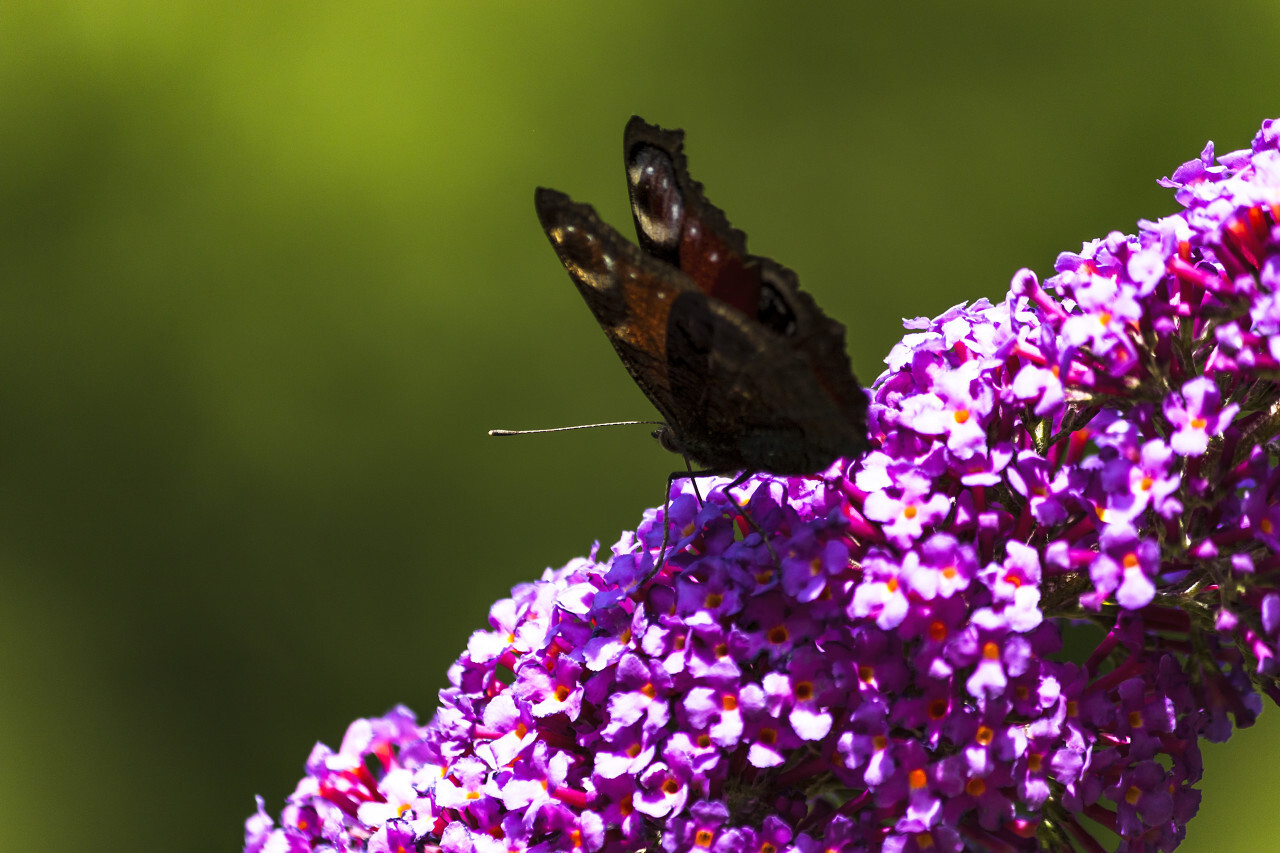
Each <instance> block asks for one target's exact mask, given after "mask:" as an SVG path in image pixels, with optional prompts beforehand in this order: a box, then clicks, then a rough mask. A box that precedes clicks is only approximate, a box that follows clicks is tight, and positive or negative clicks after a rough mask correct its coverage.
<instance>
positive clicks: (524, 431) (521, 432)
mask: <svg viewBox="0 0 1280 853" xmlns="http://www.w3.org/2000/svg"><path fill="white" fill-rule="evenodd" d="M639 424H654V425H656V426H666V424H665V423H663V422H662V421H610V422H608V423H604V424H578V425H577V426H567V427H551V428H550V429H491V430H489V435H533V434H534V433H539V432H569V431H570V430H575V429H595V428H596V427H611V426H637V425H639Z"/></svg>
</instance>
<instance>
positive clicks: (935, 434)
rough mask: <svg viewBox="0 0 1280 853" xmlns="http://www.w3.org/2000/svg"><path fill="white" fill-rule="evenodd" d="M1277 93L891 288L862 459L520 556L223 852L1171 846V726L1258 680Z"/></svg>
mask: <svg viewBox="0 0 1280 853" xmlns="http://www.w3.org/2000/svg"><path fill="white" fill-rule="evenodd" d="M1277 127H1280V124H1277V123H1271V122H1269V123H1267V124H1266V125H1264V127H1263V130H1262V131H1261V132H1260V133H1259V134H1258V136H1257V137H1256V138H1255V140H1254V143H1253V146H1252V147H1251V149H1249V150H1247V151H1240V152H1233V153H1231V154H1226V155H1221V156H1216V157H1215V154H1214V149H1213V147H1212V146H1211V145H1210V146H1208V147H1206V148H1205V149H1204V151H1202V152H1201V154H1200V155H1199V156H1198V157H1197V158H1195V159H1193V160H1192V161H1190V162H1188V163H1187V164H1185V165H1183V166H1182V167H1180V168H1178V169H1177V170H1175V171H1174V173H1173V176H1172V177H1171V178H1168V179H1165V180H1164V181H1163V182H1162V184H1163V185H1164V186H1167V187H1170V188H1172V189H1174V190H1175V193H1176V198H1177V200H1178V201H1179V203H1181V204H1182V205H1183V206H1184V209H1183V211H1182V212H1180V213H1178V214H1176V215H1174V216H1170V217H1166V218H1165V219H1162V220H1160V221H1158V222H1144V223H1141V224H1140V227H1139V230H1138V233H1137V234H1135V235H1126V234H1119V233H1113V234H1110V235H1107V236H1106V237H1104V238H1102V239H1099V240H1095V241H1092V242H1090V243H1088V244H1086V245H1084V246H1083V247H1082V248H1081V250H1080V251H1079V252H1071V253H1063V254H1062V255H1060V256H1059V257H1058V259H1057V262H1056V264H1055V275H1053V276H1052V277H1051V278H1049V279H1047V280H1046V281H1044V282H1043V283H1042V282H1040V281H1039V280H1038V279H1037V278H1036V276H1035V275H1034V274H1032V273H1031V272H1029V271H1025V270H1024V271H1020V272H1018V273H1017V274H1016V275H1015V276H1014V278H1013V281H1012V283H1011V285H1010V288H1009V293H1008V296H1007V298H1006V299H1005V300H1004V301H1003V302H1001V303H999V304H991V303H989V302H987V301H986V300H979V301H978V302H975V303H973V304H972V305H959V306H955V307H954V308H952V309H950V310H948V311H947V312H945V313H944V314H943V315H941V316H940V317H938V318H936V319H934V320H928V319H917V320H913V321H911V322H910V323H909V324H908V325H909V328H910V333H909V334H908V335H907V336H906V337H904V339H903V340H902V342H901V343H899V344H898V345H897V346H895V347H894V349H893V351H892V352H891V353H890V354H889V357H888V358H887V359H886V364H887V365H888V369H887V370H886V371H885V372H884V373H883V374H882V375H881V376H880V377H879V378H878V379H877V380H876V382H875V384H874V386H873V388H872V389H871V392H870V393H871V396H872V404H871V407H870V410H869V413H868V420H869V427H870V432H871V438H872V441H873V449H872V450H871V452H869V453H868V454H867V455H866V456H865V457H863V458H861V459H858V460H844V461H842V462H840V463H839V464H836V465H833V466H832V468H831V469H829V470H828V471H826V472H823V473H820V474H817V475H814V476H812V477H775V476H768V475H757V476H753V477H750V478H747V479H746V480H745V481H743V482H742V483H741V484H739V485H737V486H735V488H733V489H728V488H727V483H728V481H725V480H719V481H715V482H708V481H706V480H704V481H703V482H702V485H703V487H704V489H703V491H704V494H705V499H704V500H700V499H699V498H698V497H697V495H696V494H695V492H694V489H693V488H692V486H691V484H689V483H688V482H680V483H677V484H676V486H675V487H674V489H673V493H672V495H671V497H672V500H671V503H670V506H669V509H668V511H667V512H666V513H665V517H664V513H663V512H662V511H660V510H651V511H649V512H647V513H646V514H645V518H644V520H643V522H642V523H641V524H640V525H639V527H638V529H637V530H636V531H634V532H628V533H626V534H624V535H623V536H622V538H621V539H620V540H619V542H618V543H617V544H616V545H615V546H614V547H613V548H612V549H611V551H610V553H609V554H608V555H607V556H604V557H603V558H601V557H600V555H598V554H597V553H596V552H595V551H593V552H592V554H591V555H590V556H589V557H587V558H583V559H579V560H575V561H573V562H571V563H569V564H568V565H567V566H565V567H564V568H562V569H558V570H548V571H547V572H546V573H545V574H544V575H543V577H542V578H541V579H540V580H538V581H537V582H535V583H531V584H524V585H522V586H520V587H518V588H516V589H515V590H513V593H512V596H511V598H509V599H506V600H504V601H501V602H498V603H497V604H495V605H494V607H493V608H492V610H491V611H490V620H489V628H488V629H486V630H482V631H478V632H477V633H476V634H475V635H474V636H473V637H472V638H471V641H470V642H469V643H468V646H467V650H466V651H465V652H464V653H463V654H462V655H461V656H460V657H459V659H458V660H457V662H456V663H455V664H454V665H453V667H451V668H450V670H449V682H450V686H449V687H448V688H446V689H445V690H443V691H441V694H440V706H439V708H438V710H437V711H436V713H435V715H434V716H433V717H432V719H431V720H430V721H429V722H427V723H426V724H425V725H419V724H418V723H417V721H416V719H415V718H414V716H413V715H412V713H410V712H409V711H408V710H407V709H403V708H397V709H394V710H392V711H391V712H390V713H388V714H387V715H386V716H384V717H381V718H377V719H371V720H359V721H357V722H355V723H353V724H352V726H351V728H350V730H349V731H348V734H347V737H346V738H344V740H343V742H342V744H341V746H340V748H339V749H338V750H337V751H333V750H330V749H328V748H327V747H324V746H322V745H318V746H317V747H316V749H315V750H314V751H313V752H312V755H311V757H310V758H309V760H308V761H307V764H306V775H305V776H304V778H303V779H302V780H301V781H300V782H299V784H298V787H297V789H296V790H295V792H294V793H293V794H292V795H291V796H290V797H289V800H288V802H287V804H286V805H285V807H284V809H283V811H282V812H281V815H280V820H279V823H276V822H275V820H273V818H272V817H271V816H269V815H268V813H267V811H266V810H265V808H264V807H263V805H262V803H261V801H259V808H258V811H257V813H256V814H255V815H254V816H252V817H251V818H249V820H248V821H247V822H246V826H245V832H246V843H245V849H246V851H249V853H259V851H295V850H296V851H309V850H326V851H375V853H382V851H395V853H399V851H415V853H425V851H436V850H444V851H449V853H477V852H479V853H513V851H522V850H528V851H536V852H537V853H544V851H548V852H549V851H573V853H578V851H583V852H584V853H595V851H605V853H615V851H616V853H623V851H636V850H641V849H658V848H661V849H663V850H665V851H667V853H683V851H717V853H764V851H768V853H780V852H781V853H791V851H796V853H818V851H829V850H831V851H834V850H850V851H853V850H888V851H910V850H946V851H959V850H964V849H990V850H1002V851H1031V850H1044V849H1052V850H1062V849H1099V842H1098V840H1097V839H1094V838H1093V837H1092V835H1091V833H1092V829H1091V827H1094V826H1098V825H1101V826H1103V827H1105V828H1107V829H1108V830H1110V831H1112V832H1114V833H1116V834H1118V835H1119V836H1120V838H1121V839H1122V844H1123V845H1124V846H1123V848H1122V849H1125V850H1171V849H1173V848H1174V847H1176V846H1177V844H1178V843H1179V842H1180V840H1181V839H1182V837H1183V835H1184V833H1185V830H1186V823H1187V821H1188V820H1189V819H1190V818H1191V817H1192V816H1193V815H1194V813H1195V811H1196V808H1197V805H1198V802H1199V795H1198V792H1197V791H1196V789H1195V787H1194V786H1195V784H1196V783H1197V782H1198V780H1199V778H1200V771H1201V765H1200V756H1199V752H1198V746H1197V744H1198V742H1199V739H1200V738H1201V737H1206V738H1210V739H1213V740H1222V739H1224V738H1225V737H1227V736H1229V734H1230V732H1231V729H1232V726H1233V721H1234V725H1236V726H1247V725H1250V724H1251V723H1252V721H1253V719H1254V718H1256V716H1257V713H1258V711H1259V710H1260V707H1261V699H1260V697H1261V695H1262V694H1263V693H1266V694H1267V695H1269V696H1271V697H1272V698H1276V697H1278V696H1280V684H1278V683H1277V676H1278V675H1280V664H1277V660H1278V659H1280V467H1277V463H1276V459H1277V454H1276V453H1275V448H1274V445H1273V441H1274V438H1275V436H1276V435H1277V434H1280V392H1278V386H1276V384H1275V382H1274V376H1275V375H1276V371H1277V370H1278V369H1280V229H1278V228H1277V221H1278V219H1280V132H1277V131H1276V128H1277ZM664 531H665V532H667V533H668V534H669V538H670V541H671V543H672V544H671V546H670V547H669V549H668V551H667V553H666V555H665V556H666V559H665V562H664V565H662V566H659V567H657V571H656V572H652V571H651V568H652V567H653V562H654V560H655V559H656V558H657V556H658V550H659V546H660V543H661V542H662V540H663V534H664ZM1084 624H1088V625H1091V626H1093V628H1094V629H1096V630H1097V633H1098V634H1099V635H1100V636H1102V640H1101V641H1099V642H1098V643H1097V645H1096V648H1094V649H1093V650H1092V652H1090V653H1089V654H1088V655H1087V657H1086V658H1085V659H1084V660H1078V661H1069V660H1063V658H1062V655H1061V654H1060V651H1061V649H1062V646H1063V643H1062V640H1063V635H1064V633H1066V632H1069V631H1075V630H1077V628H1078V627H1079V626H1081V625H1084ZM1085 818H1088V820H1087V821H1085V820H1084V819H1085Z"/></svg>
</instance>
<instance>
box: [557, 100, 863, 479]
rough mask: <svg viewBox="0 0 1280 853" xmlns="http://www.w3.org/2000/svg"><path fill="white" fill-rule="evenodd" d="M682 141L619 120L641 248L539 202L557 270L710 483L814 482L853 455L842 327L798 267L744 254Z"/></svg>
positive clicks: (858, 407)
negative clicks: (745, 479) (718, 478)
mask: <svg viewBox="0 0 1280 853" xmlns="http://www.w3.org/2000/svg"><path fill="white" fill-rule="evenodd" d="M683 143H684V132H683V131H680V130H664V129H662V128H660V127H656V126H654V125H651V124H648V123H647V122H645V121H644V120H643V119H641V118H640V117H639V116H633V117H632V118H631V121H629V122H628V123H627V127H626V131H625V133H624V134H623V156H624V162H625V165H626V175H627V187H628V190H629V191H630V195H631V213H632V216H633V218H634V219H635V225H636V236H637V238H638V240H639V245H638V246H637V245H636V244H634V243H631V242H630V241H628V240H627V239H626V238H624V237H623V236H622V235H620V234H619V233H618V232H617V231H615V230H614V229H613V228H611V227H609V226H608V225H606V224H605V223H604V222H602V221H601V220H600V218H599V216H597V215H596V212H595V210H594V209H592V207H591V206H590V205H586V204H578V203H576V202H574V201H572V200H570V198H569V197H568V196H566V195H564V194H563V193H560V192H556V191H555V190H550V189H543V188H539V189H538V190H537V192H536V193H535V196H534V202H535V206H536V207H537V211H538V219H539V220H541V222H542V228H543V230H544V231H545V232H546V234H547V237H548V238H549V239H550V240H551V245H552V246H553V247H554V248H555V250H556V254H557V255H559V256H560V261H561V263H563V264H564V267H565V269H566V270H568V271H569V276H570V277H571V278H572V279H573V282H574V284H576V285H577V286H578V291H579V292H580V293H581V294H582V297H583V299H585V300H586V302H587V306H588V307H589V308H590V309H591V312H592V313H593V314H594V315H595V318H596V321H597V322H598V323H599V324H600V326H601V328H603V329H604V332H605V334H606V335H607V336H608V337H609V340H610V342H611V343H612V344H613V347H614V349H616V350H617V352H618V355H619V356H620V357H621V358H622V363H623V364H624V365H625V366H626V368H627V371H628V372H629V373H630V374H631V377H632V378H633V379H634V380H635V381H636V384H637V385H639V386H640V389H641V390H642V391H644V393H645V395H646V396H647V397H648V398H649V400H650V401H651V402H652V403H653V404H654V406H656V407H657V409H658V411H659V412H661V413H662V417H663V420H664V421H665V425H663V426H662V427H661V428H660V429H659V430H658V431H657V432H655V433H654V435H655V436H656V437H657V438H658V439H659V440H660V441H661V442H662V445H663V446H664V447H666V448H667V449H668V450H672V451H674V452H676V453H680V454H682V455H683V456H684V457H685V459H686V461H687V460H692V461H694V462H696V463H697V464H698V465H700V466H702V467H703V468H704V469H705V470H704V471H700V472H697V473H706V474H712V473H715V474H730V473H733V472H739V471H741V472H744V476H745V474H748V473H771V474H782V475H803V474H813V473H816V472H818V471H821V470H823V469H825V468H827V467H828V466H829V465H830V464H831V463H832V462H833V461H835V460H836V459H837V458H840V457H852V456H857V455H860V454H861V453H862V452H863V451H864V450H866V448H867V435H866V432H867V423H866V414H867V398H866V395H865V393H864V392H863V390H862V388H861V386H859V385H858V381H857V379H855V378H854V375H853V371H852V368H851V367H850V364H849V357H848V356H847V355H846V354H845V348H844V327H843V326H842V325H840V324H839V323H837V322H836V321H834V320H832V319H831V318H829V317H828V316H827V315H826V314H824V313H822V310H821V309H820V308H818V306H817V304H816V303H815V302H814V301H813V299H812V297H810V296H809V295H808V294H807V293H804V292H803V291H801V290H800V287H799V282H798V280H797V278H796V274H795V273H794V272H792V271H791V270H789V269H787V268H786V267H784V266H782V265H781V264H778V263H776V262H774V261H772V260H770V259H768V258H762V257H759V256H757V255H752V254H749V253H748V252H747V247H746V235H744V234H743V233H742V232H741V231H739V230H737V229H736V228H734V227H733V226H731V225H730V224H729V221H728V219H727V218H726V217H725V215H724V213H723V211H721V210H720V209H719V208H717V207H715V206H714V205H713V204H711V203H710V202H709V201H707V199H706V196H704V195H703V192H702V185H701V184H699V183H698V182H697V181H694V180H693V179H692V178H691V177H689V172H688V168H687V165H686V161H685V156H684V153H683V151H682V148H683ZM676 476H684V475H681V474H673V475H672V477H673V478H674V477H676Z"/></svg>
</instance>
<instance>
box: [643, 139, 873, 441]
mask: <svg viewBox="0 0 1280 853" xmlns="http://www.w3.org/2000/svg"><path fill="white" fill-rule="evenodd" d="M623 158H624V163H625V166H626V171H627V189H628V193H629V195H630V198H631V214H632V218H633V220H634V221H635V226H636V234H637V238H638V240H639V242H640V246H641V247H642V248H644V249H645V251H646V252H648V253H649V254H651V255H654V256H655V257H658V258H661V259H662V260H664V261H666V262H667V263H669V264H671V265H673V266H676V267H678V268H679V269H681V270H682V271H683V272H685V273H686V274H688V275H689V276H690V278H692V279H693V280H694V281H695V282H697V284H698V287H699V288H700V289H701V290H702V292H703V293H705V294H707V295H708V296H710V297H711V298H712V299H713V301H714V302H715V303H716V304H721V305H724V306H726V307H728V308H730V309H734V310H736V311H739V312H741V314H742V315H743V316H744V317H746V318H747V319H748V320H750V321H754V324H753V325H752V328H753V329H754V328H756V325H758V326H760V327H763V328H764V329H765V330H767V331H770V332H773V333H775V334H776V335H778V336H779V337H780V338H782V339H783V340H784V341H785V346H787V347H789V348H791V349H792V350H794V351H796V352H797V353H798V354H800V355H801V356H803V359H802V361H803V362H804V363H803V365H802V366H799V367H796V368H794V369H795V370H799V371H801V372H803V373H807V374H809V378H808V379H805V380H802V379H800V378H799V376H798V375H797V374H792V375H791V377H790V378H791V381H792V382H793V383H795V382H800V383H801V384H803V385H806V386H808V385H816V386H817V391H818V392H820V393H822V394H825V395H826V396H827V397H828V398H829V400H830V403H831V410H832V411H833V412H835V413H838V414H837V415H835V416H837V417H840V418H843V419H844V420H845V421H846V422H849V423H853V424H857V425H859V428H860V429H861V426H862V425H863V424H864V422H865V420H866V407H867V401H866V395H865V393H864V392H863V390H862V388H861V386H860V385H859V384H858V381H857V379H856V378H855V377H854V375H853V370H852V367H851V365H850V363H849V357H848V355H846V353H845V346H844V326H842V325H841V324H839V323H837V322H836V321H834V320H832V319H831V318H830V317H828V316H827V315H826V314H824V313H823V312H822V310H821V309H820V308H819V307H818V306H817V303H815V302H814V301H813V299H812V297H810V296H809V295H808V294H806V293H804V292H803V291H802V290H800V284H799V280H798V278H797V277H796V274H795V273H794V272H792V271H791V270H789V269H787V268H786V267H784V266H782V265H781V264H779V263H777V262H776V261H773V260H770V259H769V258H764V257H760V256H758V255H752V254H750V253H749V252H747V238H746V235H745V234H743V233H742V232H741V231H739V230H738V229H736V228H734V227H733V226H732V225H731V224H730V223H729V220H728V217H726V216H725V214H724V211H722V210H720V208H718V207H716V206H715V205H714V204H712V203H711V202H710V201H709V200H708V199H707V197H706V194H705V192H704V191H703V188H702V184H700V183H699V182H698V181H695V180H694V179H693V178H692V177H691V176H690V175H689V167H688V161H687V159H686V158H685V154H684V133H683V132H682V131H679V130H664V129H663V128H660V127H657V126H655V125H651V124H649V123H647V122H646V121H644V119H642V118H640V117H639V116H632V118H631V120H630V121H629V122H628V123H627V127H626V131H625V132H624V134H623ZM762 345H763V342H762ZM766 349H767V350H768V351H769V352H770V353H771V354H772V355H773V357H774V359H775V362H777V360H778V357H779V355H780V353H781V348H780V347H779V346H778V345H776V344H773V343H769V344H768V346H767V347H766ZM765 393H767V394H772V396H771V397H769V398H768V399H769V401H770V402H777V403H778V404H779V405H781V404H782V403H783V401H782V399H781V395H780V393H779V392H778V391H777V390H776V389H773V388H770V389H767V390H765ZM761 405H762V406H763V405H764V404H763V403H761ZM795 417H796V419H797V420H799V421H800V422H801V423H805V422H806V421H807V422H808V423H809V424H810V426H809V428H808V430H807V432H808V433H809V434H810V435H813V436H814V440H815V441H818V443H820V444H824V445H826V444H830V443H831V442H828V441H823V440H819V436H818V434H819V433H820V432H821V430H820V429H819V428H818V426H817V425H816V423H815V422H814V420H813V419H812V418H806V417H805V416H804V415H803V414H801V413H799V412H797V413H796V416H795ZM832 438H836V437H835V436H832ZM834 444H836V445H838V446H840V447H843V448H845V450H844V451H843V452H842V455H845V454H847V453H853V452H860V450H861V449H864V448H863V447H862V445H865V437H864V438H863V440H862V442H861V445H859V446H858V448H857V450H851V449H850V448H853V447H854V445H855V443H854V442H851V441H849V440H847V437H846V438H840V439H839V440H836V441H835V442H834Z"/></svg>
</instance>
